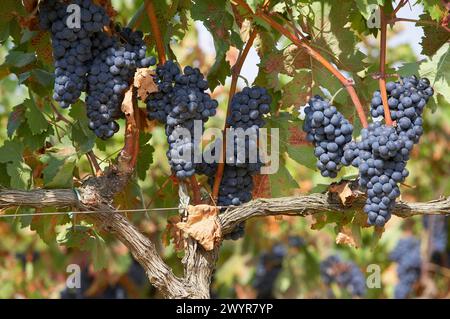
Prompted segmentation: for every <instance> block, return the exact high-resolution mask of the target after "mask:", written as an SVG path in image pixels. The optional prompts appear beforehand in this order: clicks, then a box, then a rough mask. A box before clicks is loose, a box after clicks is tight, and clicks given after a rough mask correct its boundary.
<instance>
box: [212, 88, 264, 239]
mask: <svg viewBox="0 0 450 319" xmlns="http://www.w3.org/2000/svg"><path fill="white" fill-rule="evenodd" d="M271 102H272V98H271V97H270V95H269V94H268V92H267V90H266V89H264V88H261V87H257V86H255V87H252V88H249V87H245V88H244V89H243V90H242V91H241V92H239V93H236V94H235V95H234V96H233V98H232V99H231V113H230V116H229V117H228V118H227V124H228V125H229V127H230V129H231V130H233V131H231V132H234V133H236V134H232V135H231V136H233V140H232V141H230V140H229V141H227V144H228V145H230V146H232V147H233V148H234V150H233V154H231V155H230V156H226V163H225V167H224V173H223V177H222V180H221V183H220V188H219V200H218V205H219V206H229V205H235V206H238V205H241V204H243V203H246V202H249V201H250V200H251V199H252V190H253V175H255V174H257V173H258V172H259V170H260V168H261V165H262V161H261V158H260V155H259V152H258V147H257V146H258V145H257V143H258V137H259V128H261V127H263V126H264V124H265V122H264V120H263V115H264V114H267V113H268V112H269V111H270V103H271ZM242 132H245V133H246V134H245V135H243V134H240V133H242ZM229 136H230V135H229ZM209 181H210V184H211V185H213V184H214V178H213V176H211V178H210V180H209ZM243 235H244V224H243V223H242V224H240V225H238V227H236V228H235V229H234V230H233V231H232V232H231V233H230V234H227V235H226V239H233V240H236V239H239V238H241V237H242V236H243Z"/></svg>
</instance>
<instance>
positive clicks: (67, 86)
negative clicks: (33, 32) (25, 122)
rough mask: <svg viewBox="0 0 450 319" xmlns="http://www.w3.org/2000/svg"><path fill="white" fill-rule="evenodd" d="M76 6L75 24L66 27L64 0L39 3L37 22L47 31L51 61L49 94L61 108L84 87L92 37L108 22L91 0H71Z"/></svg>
mask: <svg viewBox="0 0 450 319" xmlns="http://www.w3.org/2000/svg"><path fill="white" fill-rule="evenodd" d="M72 4H77V5H79V6H80V20H81V21H80V22H81V23H80V26H79V28H76V27H74V28H69V26H68V21H67V19H68V18H69V16H70V15H71V12H67V8H68V6H69V4H68V3H63V2H59V1H56V0H45V1H43V2H42V3H41V5H40V10H39V23H40V26H41V28H42V29H44V30H48V31H50V32H51V40H52V48H53V58H54V63H55V71H54V73H55V85H54V93H53V98H54V99H55V101H57V102H58V103H59V105H60V106H61V107H63V108H67V107H69V106H70V105H71V104H73V103H75V102H76V101H77V100H78V98H79V97H80V95H81V92H82V91H84V90H85V88H86V73H87V72H88V69H89V64H90V61H91V60H92V58H93V56H92V37H94V36H95V33H97V32H100V31H101V30H102V29H103V27H104V26H106V25H108V24H109V17H108V16H107V15H106V12H105V10H104V9H103V8H102V7H100V6H97V5H96V4H94V3H93V2H92V1H91V0H84V1H81V0H78V1H72Z"/></svg>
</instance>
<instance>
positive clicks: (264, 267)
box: [253, 244, 287, 299]
mask: <svg viewBox="0 0 450 319" xmlns="http://www.w3.org/2000/svg"><path fill="white" fill-rule="evenodd" d="M286 254H287V250H286V247H284V246H283V245H282V244H276V245H274V246H273V247H272V249H271V251H269V252H266V253H264V254H262V255H261V256H260V257H259V260H258V264H257V265H256V274H255V281H254V283H253V287H254V288H255V290H256V292H257V296H256V298H258V299H272V298H274V296H273V287H274V284H275V281H276V280H277V278H278V275H279V274H280V272H281V271H282V269H283V268H282V267H283V260H284V258H285V256H286Z"/></svg>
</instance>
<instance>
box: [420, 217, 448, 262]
mask: <svg viewBox="0 0 450 319" xmlns="http://www.w3.org/2000/svg"><path fill="white" fill-rule="evenodd" d="M423 225H424V227H425V229H427V230H428V231H430V232H431V234H432V236H431V244H432V253H433V254H435V253H437V254H442V253H444V252H445V251H446V248H447V239H448V216H442V215H436V216H424V217H423Z"/></svg>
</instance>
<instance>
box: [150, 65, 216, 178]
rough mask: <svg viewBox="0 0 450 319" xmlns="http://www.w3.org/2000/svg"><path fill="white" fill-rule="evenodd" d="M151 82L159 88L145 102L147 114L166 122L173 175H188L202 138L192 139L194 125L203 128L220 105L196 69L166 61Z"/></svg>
mask: <svg viewBox="0 0 450 319" xmlns="http://www.w3.org/2000/svg"><path fill="white" fill-rule="evenodd" d="M154 81H155V83H156V84H157V86H158V89H159V91H158V92H155V93H152V94H150V95H149V97H148V99H147V101H146V102H147V112H148V117H149V119H151V120H154V119H155V120H158V121H160V122H162V123H164V124H165V125H166V135H167V141H168V143H169V150H168V151H167V158H168V160H169V164H170V166H171V168H172V171H173V173H174V174H175V176H176V177H177V178H180V179H186V178H189V177H191V176H193V175H194V174H195V172H196V165H195V161H194V149H196V148H198V147H199V146H200V142H201V137H197V139H195V138H194V125H200V127H201V130H202V131H203V125H204V123H206V122H207V121H208V119H209V118H210V117H211V116H214V115H215V114H216V109H217V106H218V105H219V104H218V103H217V101H216V100H214V99H212V98H211V96H210V95H209V94H208V93H206V92H205V91H206V90H207V89H208V82H207V81H206V79H205V78H204V76H203V74H202V73H201V72H200V70H199V69H198V68H192V67H190V66H186V67H185V68H184V70H183V72H181V70H180V68H179V67H178V65H177V64H175V63H174V62H173V61H170V60H169V61H167V62H166V63H164V64H163V65H160V66H158V67H157V69H156V74H155V77H154ZM187 134H188V135H189V136H186V135H187Z"/></svg>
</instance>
